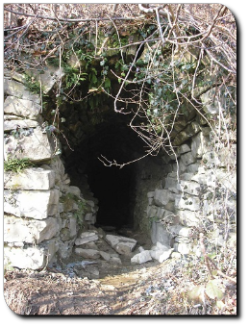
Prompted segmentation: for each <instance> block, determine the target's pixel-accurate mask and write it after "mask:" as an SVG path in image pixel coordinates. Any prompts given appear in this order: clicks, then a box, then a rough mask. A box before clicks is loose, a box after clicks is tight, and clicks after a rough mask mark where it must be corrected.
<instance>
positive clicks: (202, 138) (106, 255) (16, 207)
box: [4, 74, 236, 278]
mask: <svg viewBox="0 0 248 328" xmlns="http://www.w3.org/2000/svg"><path fill="white" fill-rule="evenodd" d="M49 76H50V75H48V76H46V77H45V78H46V80H45V81H46V86H49V87H47V89H46V92H48V91H49V90H51V88H52V87H53V84H54V83H55V82H54V81H53V80H52V77H51V76H50V80H49ZM22 82H23V79H22V76H21V75H18V74H16V75H15V76H14V77H12V78H8V79H6V80H5V81H4V87H5V95H6V99H5V103H4V130H5V136H4V141H5V148H4V150H5V151H4V154H5V161H8V160H9V159H11V158H15V159H20V160H21V159H23V158H26V157H28V158H29V159H30V161H31V162H32V163H34V164H35V167H30V168H26V169H25V170H23V171H22V172H21V173H18V172H17V173H15V172H9V171H7V172H5V174H4V243H5V248H4V257H5V265H7V266H8V265H10V266H14V267H18V268H30V269H33V270H41V269H43V268H44V267H45V266H46V265H48V264H49V263H50V262H52V261H53V260H54V259H55V258H58V259H68V258H69V257H70V256H71V254H72V253H73V249H75V254H77V255H79V256H81V257H82V259H83V261H82V262H81V264H80V265H78V264H77V265H76V266H75V265H74V272H77V274H78V275H80V276H88V277H93V278H97V277H99V263H100V264H101V267H102V268H103V269H104V267H106V270H107V268H108V267H109V263H111V266H113V267H114V266H120V265H121V263H122V262H121V259H120V256H122V255H127V256H130V260H131V262H132V263H137V264H142V263H145V262H147V261H152V260H155V261H159V262H163V261H165V260H167V259H168V258H169V257H170V256H172V252H174V253H175V252H177V253H180V254H182V255H190V254H192V253H193V254H199V255H200V254H201V252H200V247H199V231H204V232H205V234H206V236H207V237H208V241H209V243H210V246H212V247H213V248H214V247H216V246H223V245H224V244H225V243H232V244H233V245H235V242H236V231H235V229H234V228H232V227H235V226H236V174H235V172H236V169H233V170H231V169H230V167H231V168H235V167H236V162H235V160H236V144H235V138H234V140H233V141H234V142H232V143H230V145H229V147H228V148H227V147H226V146H225V145H221V144H219V141H218V137H217V136H216V135H215V134H214V133H213V131H212V130H211V129H210V128H209V127H206V122H203V123H201V120H200V119H199V118H197V117H193V118H192V119H191V120H190V121H189V122H188V123H187V124H181V125H180V122H179V123H178V125H177V126H176V128H175V130H176V132H177V134H176V136H175V138H174V143H173V144H174V145H175V146H176V147H175V152H174V154H172V155H171V156H169V155H167V154H165V155H163V156H162V157H161V158H160V160H159V164H158V165H157V166H156V163H155V162H151V161H150V160H149V162H148V164H147V163H146V161H143V162H142V161H141V162H139V163H137V170H139V172H140V175H139V176H137V177H136V180H137V181H136V190H135V191H134V193H135V194H134V202H135V204H134V207H133V212H134V223H135V225H136V226H137V227H138V228H139V229H140V230H142V229H143V227H146V229H147V227H148V229H149V230H150V234H151V241H152V243H153V247H152V248H151V249H150V250H144V249H141V250H138V251H137V249H136V247H137V241H136V240H134V239H132V238H125V237H122V236H121V237H120V236H114V235H105V234H104V232H103V231H101V229H96V228H94V227H93V225H94V224H95V222H96V214H97V210H98V207H97V200H96V199H94V198H93V197H91V199H84V196H83V195H82V192H81V190H80V189H79V188H78V187H76V186H70V177H69V176H68V175H67V174H66V173H65V168H64V164H63V162H62V160H61V158H60V156H59V155H56V147H57V145H56V142H55V141H54V138H53V137H52V136H51V135H49V134H47V133H46V132H44V128H43V126H42V123H43V119H42V106H41V102H40V97H39V94H33V93H30V92H29V91H28V90H27V88H26V87H25V86H24V84H23V83H22ZM181 126H182V128H179V127H181ZM20 131H22V132H23V133H22V134H21V133H18V132H20ZM13 132H14V133H13ZM15 132H16V133H15ZM230 135H231V133H230ZM230 141H231V140H230ZM227 155H228V156H227ZM147 161H148V159H147ZM158 166H159V168H160V169H159V174H158V173H157V172H158V171H157V168H158ZM160 173H161V174H160ZM223 199H225V207H223ZM227 217H228V222H227ZM227 224H228V227H229V228H228V229H227ZM227 230H228V231H227ZM117 237H119V238H117ZM133 252H134V253H133ZM132 253H133V254H132ZM130 254H131V255H132V256H131V255H130ZM180 254H179V257H180ZM174 257H175V256H174ZM71 265H73V264H71Z"/></svg>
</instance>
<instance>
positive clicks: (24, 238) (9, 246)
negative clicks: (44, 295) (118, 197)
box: [4, 73, 97, 270]
mask: <svg viewBox="0 0 248 328" xmlns="http://www.w3.org/2000/svg"><path fill="white" fill-rule="evenodd" d="M7 75H8V74H7ZM23 82H24V81H23V78H22V76H21V75H19V74H17V73H15V75H14V76H11V77H9V78H6V80H5V81H4V87H5V90H4V91H5V95H6V99H5V103H4V132H5V134H4V143H5V145H4V150H5V163H11V160H15V161H16V162H15V165H16V166H15V167H13V170H9V171H5V174H4V245H5V247H4V260H5V266H8V265H10V266H14V267H18V268H30V269H34V270H41V269H42V268H44V267H45V266H46V265H47V264H48V263H49V262H51V261H52V259H53V258H54V257H55V255H56V256H58V257H60V258H62V259H63V258H67V257H69V256H70V255H71V253H72V248H73V246H74V242H75V240H76V238H77V233H78V231H79V229H80V227H82V224H83V222H85V223H90V224H94V223H95V219H96V212H97V206H96V204H95V202H94V200H92V199H91V200H88V201H87V200H86V199H84V198H83V195H82V194H81V191H80V189H79V188H78V187H75V186H70V178H69V177H68V176H67V174H65V168H64V165H63V163H62V161H61V159H60V157H59V156H58V155H56V154H55V151H56V149H55V140H54V138H53V137H52V136H50V135H49V134H48V133H46V131H44V128H43V126H42V123H43V120H42V107H41V101H40V96H39V94H33V93H31V92H30V91H29V90H28V89H27V88H26V87H25V85H24V83H23ZM46 82H47V85H49V87H50V88H51V87H52V85H53V83H54V81H53V80H52V77H51V81H50V82H49V81H48V80H46ZM47 91H48V90H47ZM25 158H28V159H29V161H30V163H31V164H32V166H30V167H28V168H25V169H24V170H20V168H21V167H20V165H21V163H22V160H23V159H25ZM18 160H19V163H18ZM13 165H14V164H13ZM33 165H35V166H33Z"/></svg>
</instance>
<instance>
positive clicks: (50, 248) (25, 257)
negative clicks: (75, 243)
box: [4, 239, 57, 270]
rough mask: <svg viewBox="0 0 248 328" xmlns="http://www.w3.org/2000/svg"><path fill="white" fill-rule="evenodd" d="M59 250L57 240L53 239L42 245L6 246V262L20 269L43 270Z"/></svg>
mask: <svg viewBox="0 0 248 328" xmlns="http://www.w3.org/2000/svg"><path fill="white" fill-rule="evenodd" d="M56 251H57V246H56V240H55V239H51V240H49V241H48V242H45V243H44V244H43V245H42V246H40V247H37V246H35V247H28V248H27V249H23V248H13V247H5V248H4V263H6V264H9V265H10V266H12V267H17V268H20V269H31V270H42V269H43V268H44V267H45V265H47V264H48V263H49V261H51V260H52V258H53V256H54V255H55V253H56Z"/></svg>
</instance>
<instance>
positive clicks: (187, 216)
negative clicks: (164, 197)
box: [177, 210, 199, 227]
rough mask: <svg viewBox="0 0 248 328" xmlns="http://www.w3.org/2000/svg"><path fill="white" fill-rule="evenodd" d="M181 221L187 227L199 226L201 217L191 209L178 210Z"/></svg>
mask: <svg viewBox="0 0 248 328" xmlns="http://www.w3.org/2000/svg"><path fill="white" fill-rule="evenodd" d="M177 216H178V219H179V223H181V224H183V225H184V226H187V227H197V226H198V224H199V218H198V216H197V213H194V212H191V211H187V210H185V211H177Z"/></svg>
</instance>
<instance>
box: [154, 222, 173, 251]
mask: <svg viewBox="0 0 248 328" xmlns="http://www.w3.org/2000/svg"><path fill="white" fill-rule="evenodd" d="M151 239H152V243H153V244H156V243H157V242H160V243H161V244H163V245H164V246H167V247H170V243H171V239H172V236H171V234H170V233H169V232H168V231H167V230H166V228H165V226H164V225H162V224H161V223H160V222H155V221H153V222H152V230H151Z"/></svg>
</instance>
